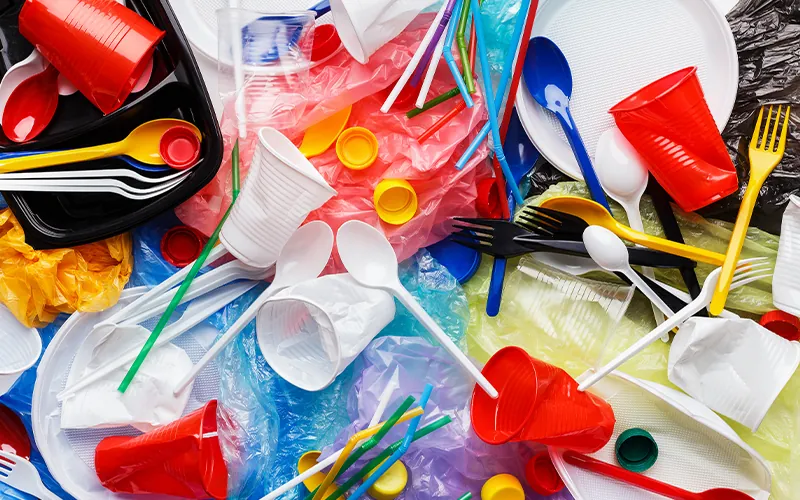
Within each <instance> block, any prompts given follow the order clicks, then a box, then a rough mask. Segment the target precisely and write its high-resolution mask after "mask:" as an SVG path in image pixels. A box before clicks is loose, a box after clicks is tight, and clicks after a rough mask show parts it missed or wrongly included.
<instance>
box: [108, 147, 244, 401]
mask: <svg viewBox="0 0 800 500" xmlns="http://www.w3.org/2000/svg"><path fill="white" fill-rule="evenodd" d="M231 171H232V176H233V199H232V200H231V205H230V206H229V207H228V210H227V211H226V212H225V215H224V216H223V217H222V220H220V221H219V224H217V227H216V229H214V233H213V234H212V235H211V238H209V239H208V242H207V243H206V246H205V247H203V251H202V253H200V257H198V258H197V260H196V261H194V265H192V269H191V270H190V271H189V274H188V275H187V276H186V279H185V280H184V281H183V283H181V287H180V288H179V289H178V292H177V293H176V294H175V296H174V297H173V298H172V302H170V303H169V306H168V307H167V310H166V311H164V314H163V315H161V319H159V320H158V324H157V325H156V327H155V328H154V329H153V333H151V334H150V337H148V338H147V342H145V344H144V346H143V347H142V350H141V351H139V355H138V356H137V357H136V360H135V361H134V362H133V365H131V368H130V369H129V370H128V373H127V374H126V375H125V378H124V379H122V383H121V384H119V387H118V388H117V390H118V391H119V392H122V393H124V392H125V391H127V390H128V387H129V386H130V385H131V382H133V378H134V377H135V376H136V373H137V372H138V371H139V369H140V368H141V367H142V363H144V360H145V358H147V355H148V354H150V351H151V350H152V349H153V346H155V344H156V341H157V340H158V337H159V336H160V335H161V332H162V331H163V330H164V327H166V326H167V323H168V322H169V319H170V318H171V317H172V314H173V313H174V312H175V309H177V307H178V304H180V303H181V300H183V296H184V295H186V292H187V291H188V290H189V287H190V286H191V285H192V281H194V279H195V277H197V274H198V273H199V272H200V269H202V268H203V266H204V264H205V262H206V259H207V258H208V254H210V253H211V250H213V249H214V247H215V246H216V244H217V242H218V241H219V233H220V231H222V226H223V225H224V224H225V221H226V220H228V216H229V215H230V213H231V210H233V204H234V203H235V202H236V198H238V197H239V191H240V186H239V139H236V143H235V144H234V146H233V151H232V152H231Z"/></svg>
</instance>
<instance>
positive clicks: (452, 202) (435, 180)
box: [176, 15, 491, 260]
mask: <svg viewBox="0 0 800 500" xmlns="http://www.w3.org/2000/svg"><path fill="white" fill-rule="evenodd" d="M431 19H432V17H431V16H430V15H422V16H419V17H418V18H417V19H416V20H415V21H414V23H412V25H411V26H410V27H409V28H408V29H407V30H406V31H405V32H403V34H401V35H400V36H399V37H397V38H396V39H395V40H393V41H392V42H391V43H389V44H388V45H386V46H384V47H383V48H381V50H380V51H379V52H378V53H376V54H375V55H373V56H372V57H371V58H370V62H369V63H368V64H367V65H360V64H358V63H357V62H355V60H354V59H352V57H351V56H349V54H347V52H346V51H343V52H341V53H339V54H338V55H336V56H335V57H334V58H333V59H331V60H330V61H328V62H327V63H325V64H322V65H320V66H318V67H316V68H313V69H312V70H311V74H310V80H311V83H310V85H309V86H308V88H307V89H305V90H304V99H305V100H307V101H308V102H307V103H306V106H305V111H304V113H303V115H302V118H301V119H300V120H299V122H298V123H297V125H296V126H295V127H292V128H283V129H282V130H281V132H283V133H284V134H285V135H286V136H287V137H289V138H290V139H292V140H293V141H294V142H295V143H296V144H300V142H301V140H302V136H303V133H302V132H303V131H304V130H305V129H306V128H307V127H308V126H310V125H312V124H314V123H316V122H317V121H319V120H321V119H323V118H326V117H328V116H330V115H331V114H333V113H335V112H337V111H340V110H341V109H343V108H345V107H347V106H349V105H353V109H352V113H351V116H350V120H349V122H348V127H353V126H361V127H365V128H367V129H369V130H371V131H372V132H374V133H375V135H376V136H377V138H378V142H379V154H378V159H377V161H376V162H375V164H373V165H372V166H371V167H370V168H368V169H366V170H363V171H352V170H349V169H347V168H345V167H344V166H343V165H342V164H341V162H340V161H339V159H338V157H337V156H336V151H335V148H331V149H330V150H328V151H327V152H326V153H325V154H323V155H320V156H318V157H315V158H312V159H311V162H312V163H313V164H314V166H315V167H317V169H318V170H319V171H320V173H322V175H323V177H324V178H325V180H326V181H327V182H328V183H329V184H330V185H331V186H332V187H333V188H334V189H336V190H337V191H338V193H339V194H338V196H336V197H335V198H333V199H332V200H330V201H329V202H328V203H327V204H326V205H325V206H324V207H322V208H321V209H320V210H317V211H316V212H313V213H312V214H311V215H310V216H309V220H315V219H320V220H324V221H325V222H327V223H328V224H329V225H330V226H331V227H332V228H333V229H334V230H336V229H337V228H338V227H339V226H340V225H341V224H342V223H343V222H345V221H347V220H351V219H358V220H362V221H365V222H367V223H369V224H372V225H375V226H381V227H382V228H383V230H384V231H385V232H386V233H387V237H388V238H389V240H390V242H391V243H392V244H393V246H394V248H395V250H396V251H397V253H398V256H399V257H400V259H401V260H403V259H406V258H408V257H410V256H412V255H413V254H414V253H416V251H417V250H418V249H420V248H422V247H425V246H427V245H429V244H432V243H435V242H437V241H439V240H441V239H442V238H444V237H445V236H446V235H447V232H448V231H447V228H446V227H445V222H446V220H447V219H448V218H449V217H450V216H453V215H461V216H466V217H471V216H475V214H476V212H475V209H474V200H475V198H476V196H477V193H476V188H475V186H476V183H477V181H478V180H479V179H481V178H485V177H488V176H489V175H491V174H490V172H491V170H490V168H489V166H488V164H487V163H486V162H485V161H484V160H485V158H486V157H487V155H488V152H489V150H488V147H487V145H486V143H484V144H483V145H482V146H481V147H480V149H479V150H478V152H477V153H476V154H475V155H474V156H473V158H472V160H471V161H470V163H469V164H468V165H467V167H466V168H464V169H463V170H461V171H458V170H456V169H455V163H456V161H457V160H458V159H459V158H460V157H461V154H462V153H463V152H464V150H465V149H466V147H467V145H468V144H469V142H470V141H471V139H472V138H473V137H474V136H475V134H476V133H477V130H478V129H479V128H480V126H481V125H482V124H483V122H484V121H485V119H486V113H485V110H484V106H483V104H482V98H481V96H480V95H477V96H476V103H475V106H474V107H473V108H472V109H468V110H465V111H464V112H462V113H460V114H459V115H458V116H457V117H456V118H455V119H454V120H452V121H451V122H449V123H448V124H447V125H445V126H444V127H443V128H442V129H441V130H440V131H439V132H438V133H437V134H435V135H434V136H433V137H432V138H430V139H429V140H428V141H426V142H425V143H424V144H419V142H418V141H417V137H419V136H420V135H421V134H422V133H423V132H424V131H425V130H426V129H427V128H428V127H430V126H431V125H432V124H433V123H434V122H435V121H437V120H438V119H439V118H440V117H441V116H442V115H444V114H445V113H447V112H448V111H450V109H452V107H453V106H454V105H455V102H456V101H455V100H453V101H452V102H451V103H448V104H445V105H442V106H438V107H436V108H434V109H433V110H431V111H429V112H427V113H424V114H422V115H420V116H418V117H416V118H413V119H408V118H406V116H405V113H404V111H405V110H403V109H400V108H398V107H394V108H393V109H392V111H391V112H390V113H388V114H383V113H381V112H380V110H379V109H380V107H381V105H382V104H383V100H384V99H385V96H384V95H382V94H383V92H381V91H383V90H384V89H387V88H390V87H391V85H392V84H393V83H394V82H395V81H396V80H397V79H398V78H399V77H400V75H401V74H402V71H403V70H404V69H405V67H406V66H407V65H408V62H409V60H410V58H411V55H412V54H413V51H414V50H415V49H416V47H417V45H418V43H419V40H420V39H421V38H422V36H423V35H424V32H425V29H427V27H428V25H429V24H430V21H431ZM426 22H427V24H426ZM452 86H453V81H452V76H451V75H450V73H449V71H448V70H447V68H446V66H445V65H444V64H443V63H442V64H441V65H440V67H439V69H438V71H437V76H436V79H435V80H434V82H433V85H432V87H431V91H430V94H429V95H430V96H431V97H432V96H435V95H439V94H441V93H442V92H445V91H447V90H449V89H450V88H452ZM248 95H249V93H248ZM232 97H233V96H228V99H227V100H226V109H225V112H224V114H223V119H222V130H223V134H224V136H225V143H226V144H225V146H226V155H225V157H226V158H228V160H226V162H225V164H223V166H222V168H221V169H220V172H219V174H218V175H217V177H216V179H215V180H214V181H212V182H211V184H209V185H208V186H207V187H206V188H204V189H203V190H202V191H201V192H200V193H198V194H197V195H195V197H193V198H192V199H191V200H189V201H188V202H187V203H185V204H183V205H181V206H180V207H178V209H176V214H177V215H178V217H180V219H181V220H182V221H183V222H184V223H186V224H188V225H191V226H193V227H195V228H197V229H199V230H200V231H202V232H204V233H206V234H210V233H211V232H212V230H213V229H214V227H215V226H216V224H217V222H218V221H219V220H220V218H221V217H222V214H223V213H224V211H225V209H226V208H227V206H228V204H229V202H230V194H231V189H232V188H231V173H230V164H229V161H230V152H231V150H232V147H233V143H234V142H235V139H236V136H237V124H236V119H235V113H234V112H233V107H234V106H233V100H234V99H232ZM251 108H252V106H249V107H248V109H251ZM271 120H272V118H271V117H270V116H269V114H263V113H255V114H254V113H253V111H252V109H251V111H250V115H249V122H248V130H247V132H248V134H247V138H246V139H241V140H240V142H239V147H240V156H241V158H242V162H241V167H242V179H245V176H246V172H247V168H248V166H249V165H250V162H251V159H252V157H253V152H254V150H255V146H256V141H257V138H256V133H257V131H258V129H260V128H261V127H264V126H267V125H272V123H271ZM385 178H400V179H406V180H408V181H409V182H410V183H411V185H412V186H413V187H414V189H415V191H416V192H417V196H418V200H419V209H418V211H417V214H416V216H415V217H414V219H412V220H411V221H410V222H408V223H406V224H404V225H402V226H389V225H386V224H382V223H381V222H380V221H379V218H378V216H377V213H376V212H375V209H374V202H373V192H374V189H375V186H377V184H378V183H379V182H380V180H381V179H385Z"/></svg>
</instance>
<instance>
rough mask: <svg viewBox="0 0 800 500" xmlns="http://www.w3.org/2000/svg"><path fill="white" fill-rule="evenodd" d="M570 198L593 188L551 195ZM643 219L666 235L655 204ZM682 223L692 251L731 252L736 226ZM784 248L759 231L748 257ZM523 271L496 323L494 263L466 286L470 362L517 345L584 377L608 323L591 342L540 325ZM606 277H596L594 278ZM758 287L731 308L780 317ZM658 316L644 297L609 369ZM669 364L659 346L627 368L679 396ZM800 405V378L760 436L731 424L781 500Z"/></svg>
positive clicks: (798, 436)
mask: <svg viewBox="0 0 800 500" xmlns="http://www.w3.org/2000/svg"><path fill="white" fill-rule="evenodd" d="M563 194H572V195H577V196H583V197H588V192H587V191H586V189H585V187H583V186H581V185H580V184H578V183H574V182H569V183H562V184H559V185H557V186H553V187H551V188H550V189H549V190H548V191H547V193H546V196H548V197H549V196H554V195H563ZM541 199H542V198H535V199H533V200H532V202H533V203H538V202H539V201H540V200H541ZM612 208H613V209H614V216H615V217H617V218H618V219H619V220H621V221H625V220H626V219H625V216H624V212H623V211H622V209H621V208H620V207H619V206H616V205H612ZM642 215H643V217H644V223H645V229H646V230H647V232H648V233H652V234H661V233H662V232H661V229H660V226H659V225H658V223H657V217H656V216H655V211H654V210H653V207H652V204H651V203H650V200H649V199H648V198H647V197H645V200H644V202H643V204H642ZM676 215H677V216H678V221H679V222H680V224H681V228H682V230H683V235H684V237H685V238H686V240H687V243H689V244H693V245H699V246H703V247H704V248H709V249H713V250H717V251H724V250H725V246H726V242H727V241H728V239H729V238H730V227H731V225H730V224H728V223H718V222H712V221H708V220H705V219H703V218H702V217H700V216H697V215H689V214H684V213H681V212H680V211H679V210H676ZM777 242H778V238H777V237H775V236H772V235H769V234H767V233H765V232H763V231H760V230H757V229H751V230H750V232H749V233H748V240H747V243H746V246H745V254H744V256H745V258H747V257H754V256H767V257H770V258H771V259H774V258H775V255H776V249H777ZM515 264H516V262H514V261H511V262H509V270H510V271H509V274H508V276H507V277H506V287H505V289H504V291H503V307H502V308H501V310H500V315H498V316H497V317H496V318H489V317H487V316H486V314H485V313H484V310H485V306H486V299H487V295H488V290H489V276H490V272H491V259H487V260H486V261H485V262H484V263H483V265H482V266H481V268H480V269H479V271H478V273H477V274H476V276H475V277H474V278H473V279H472V280H471V281H470V282H469V283H467V285H466V286H465V290H466V292H467V296H468V297H469V306H470V325H469V328H468V330H467V342H468V345H469V354H470V355H471V356H473V357H474V358H476V359H477V360H479V361H481V362H486V361H487V360H488V359H489V357H490V356H491V355H492V354H494V352H496V351H497V350H498V349H500V348H501V347H504V346H505V345H508V344H509V343H516V344H518V345H520V346H522V347H524V348H525V350H527V351H528V353H530V354H531V355H532V356H535V357H536V358H538V359H541V360H543V361H546V362H548V363H551V364H554V365H556V366H559V367H561V368H564V369H566V370H567V371H568V372H569V373H570V375H572V376H578V375H580V374H581V373H583V372H584V371H585V370H586V369H588V368H589V367H591V366H592V364H593V363H595V362H596V361H597V354H598V352H599V349H600V348H601V347H602V339H604V338H605V336H606V334H607V333H608V332H607V331H606V330H604V329H603V328H602V326H600V325H602V323H598V326H597V327H596V328H595V335H588V336H583V337H579V336H575V335H574V332H573V331H571V330H570V329H565V328H559V329H554V330H550V331H548V330H546V329H543V328H542V325H540V324H539V323H538V321H537V318H538V317H539V316H538V315H537V316H532V315H529V314H522V313H520V312H519V311H518V310H517V309H515V308H513V307H508V306H509V304H513V303H514V301H515V300H517V297H518V296H519V295H520V294H521V293H526V290H525V288H524V287H525V286H527V285H529V283H530V282H529V281H526V280H523V279H521V278H520V277H518V276H517V274H518V273H520V271H518V270H516V269H515ZM707 273H708V267H707V266H702V265H701V266H699V267H698V274H699V275H700V280H701V282H702V280H703V279H704V278H705V276H706V274H707ZM603 276H604V275H602V274H601V275H596V274H591V275H589V277H593V278H602V277H603ZM656 277H657V278H660V279H665V281H667V282H668V283H669V284H672V285H674V286H676V288H680V287H682V286H683V285H682V283H681V282H680V277H679V275H678V274H677V272H676V271H669V272H666V273H665V272H661V271H657V273H656ZM604 279H608V278H607V277H606V278H604ZM755 285H756V286H748V287H744V288H743V289H742V290H743V291H741V292H739V293H736V294H735V295H734V294H732V295H731V297H732V299H731V302H729V304H735V306H736V309H738V310H744V311H749V312H750V313H754V314H758V313H759V312H760V311H767V310H770V309H773V307H772V306H771V305H770V304H771V300H772V297H771V293H770V292H769V290H770V286H769V284H768V283H766V282H765V283H761V282H759V283H756V284H755ZM737 292H738V291H737ZM650 311H651V308H650V303H649V302H648V301H647V300H646V299H644V297H643V296H642V295H641V294H640V293H638V292H637V293H636V295H635V296H634V299H633V302H632V303H631V306H630V307H629V308H628V311H627V313H626V314H625V316H624V317H623V318H621V319H620V321H619V322H618V323H617V324H616V325H615V328H614V331H613V335H612V336H609V340H608V343H607V344H606V346H605V348H604V350H603V351H602V352H603V356H602V359H603V361H608V360H610V359H611V358H612V357H614V356H615V355H617V354H619V353H621V352H622V351H624V350H625V349H626V348H627V347H629V346H630V345H631V344H633V343H634V342H635V341H636V340H638V339H640V338H641V337H642V336H644V335H645V334H646V333H647V332H649V331H650V330H651V329H652V328H653V327H654V326H655V324H654V321H653V319H652V314H651V312H650ZM744 314H747V313H746V312H745V313H744ZM587 321H591V319H587ZM508 332H524V335H519V336H517V337H514V340H513V341H510V340H509V337H508ZM668 358H669V345H668V344H665V343H663V342H655V343H654V344H653V345H651V346H650V347H648V348H647V349H645V350H644V351H643V352H642V353H641V354H639V355H638V356H636V357H635V358H633V359H632V360H630V361H629V362H628V363H626V364H624V365H622V367H621V371H623V372H626V373H629V374H631V375H633V376H636V377H638V378H641V379H644V380H649V381H653V382H657V383H660V384H663V385H666V386H669V387H673V388H674V385H672V384H670V382H669V380H668V379H667V362H668ZM799 397H800V376H798V374H795V375H794V376H793V377H792V379H791V380H790V381H789V383H788V384H787V386H786V387H785V388H784V390H783V392H781V394H780V395H779V396H778V399H777V400H776V401H775V403H774V404H773V406H772V408H771V409H770V412H769V413H768V414H767V417H766V418H765V419H764V422H763V423H762V424H761V427H760V428H759V430H758V432H757V433H752V432H751V431H750V430H749V429H747V428H746V427H744V426H742V425H740V424H736V423H731V425H732V427H733V428H734V430H735V431H736V432H737V433H738V434H739V435H740V436H741V437H742V439H743V440H744V441H745V442H746V443H747V444H749V445H750V446H752V447H753V448H755V449H756V451H758V452H759V453H761V454H762V455H763V456H764V457H765V458H766V459H767V460H768V461H769V462H770V468H771V470H772V472H773V490H772V494H773V498H775V499H776V500H793V499H795V498H796V496H797V492H798V491H800V478H798V477H797V474H795V473H793V470H794V468H796V464H797V463H798V460H800V427H798V415H800V400H798V398H799Z"/></svg>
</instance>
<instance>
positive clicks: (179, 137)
mask: <svg viewBox="0 0 800 500" xmlns="http://www.w3.org/2000/svg"><path fill="white" fill-rule="evenodd" d="M159 152H160V153H161V158H162V159H163V160H164V163H166V164H167V165H169V166H170V167H172V168H174V169H176V170H185V169H187V168H189V167H191V166H193V165H194V164H195V163H197V160H198V159H199V158H200V139H199V138H198V137H197V136H196V135H195V133H194V131H193V130H192V129H190V128H189V127H182V126H178V127H172V128H170V129H168V130H167V131H166V132H164V135H162V136H161V143H160V144H159Z"/></svg>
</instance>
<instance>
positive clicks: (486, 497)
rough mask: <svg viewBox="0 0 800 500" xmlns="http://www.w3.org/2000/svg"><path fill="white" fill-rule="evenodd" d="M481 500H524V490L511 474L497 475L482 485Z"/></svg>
mask: <svg viewBox="0 0 800 500" xmlns="http://www.w3.org/2000/svg"><path fill="white" fill-rule="evenodd" d="M481 500H525V490H523V489H522V483H520V482H519V479H517V478H515V477H514V476H512V475H511V474H498V475H496V476H494V477H492V478H490V479H489V480H488V481H486V483H484V485H483V488H481Z"/></svg>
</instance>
